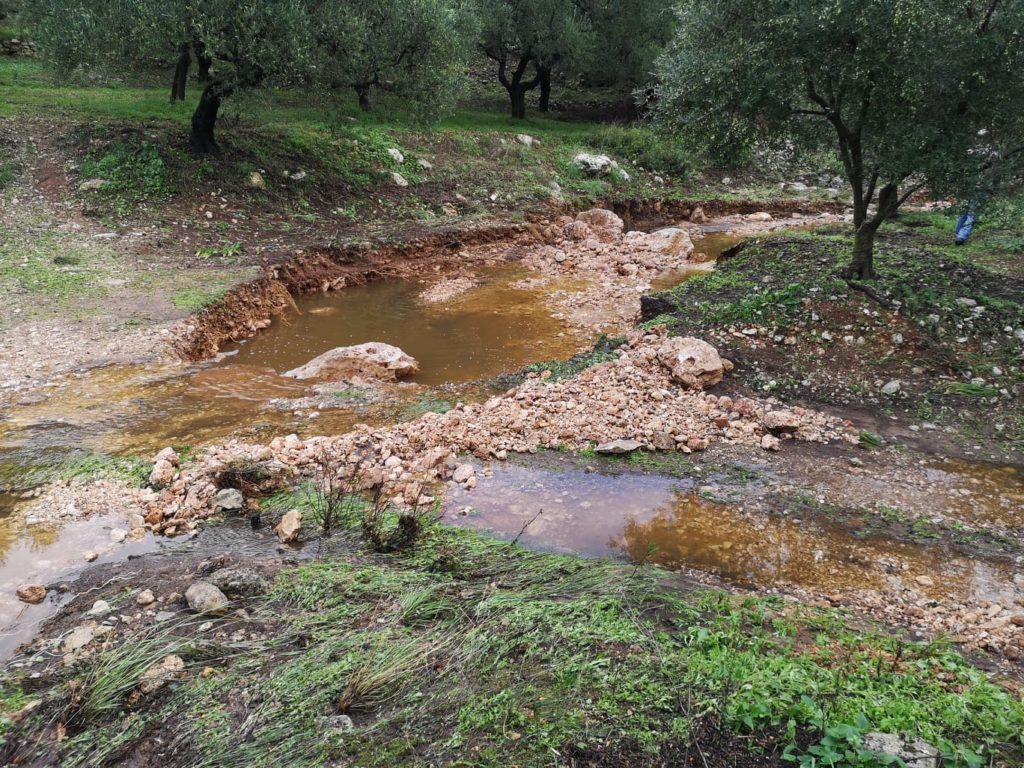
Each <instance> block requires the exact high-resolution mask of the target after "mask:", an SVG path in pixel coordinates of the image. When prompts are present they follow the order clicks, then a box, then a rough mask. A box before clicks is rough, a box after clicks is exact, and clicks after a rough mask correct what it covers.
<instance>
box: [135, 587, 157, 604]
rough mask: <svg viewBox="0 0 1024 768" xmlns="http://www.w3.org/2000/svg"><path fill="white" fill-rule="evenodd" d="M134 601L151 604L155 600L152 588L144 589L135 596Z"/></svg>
mask: <svg viewBox="0 0 1024 768" xmlns="http://www.w3.org/2000/svg"><path fill="white" fill-rule="evenodd" d="M135 602H136V603H138V604H139V605H152V604H153V603H155V602H156V596H155V595H154V594H153V590H151V589H144V590H142V591H141V592H139V594H138V595H136V596H135Z"/></svg>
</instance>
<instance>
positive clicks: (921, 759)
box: [861, 731, 939, 768]
mask: <svg viewBox="0 0 1024 768" xmlns="http://www.w3.org/2000/svg"><path fill="white" fill-rule="evenodd" d="M861 746H862V747H863V749H865V750H866V751H868V752H872V753H874V754H876V755H891V756H893V757H898V758H900V759H901V760H902V761H903V763H904V764H905V765H912V766H914V767H915V768H938V765H939V750H937V749H936V748H935V747H933V746H932V745H931V744H929V743H928V742H926V741H924V740H923V739H920V738H915V739H912V740H911V739H904V738H903V737H902V736H900V735H899V734H896V733H880V732H878V731H872V732H871V733H867V734H865V735H864V741H863V742H862V744H861Z"/></svg>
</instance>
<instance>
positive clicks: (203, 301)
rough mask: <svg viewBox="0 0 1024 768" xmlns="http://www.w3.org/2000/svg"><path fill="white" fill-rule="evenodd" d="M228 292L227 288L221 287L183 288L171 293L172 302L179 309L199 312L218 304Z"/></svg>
mask: <svg viewBox="0 0 1024 768" xmlns="http://www.w3.org/2000/svg"><path fill="white" fill-rule="evenodd" d="M225 293H227V289H226V288H223V287H220V288H182V289H181V290H179V291H175V292H174V293H172V294H171V295H170V302H171V304H173V305H174V306H175V307H177V308H178V309H184V310H186V311H188V312H198V311H199V310H202V309H206V308H207V307H209V306H211V305H213V304H216V303H217V302H218V301H220V300H221V299H222V298H224V294H225Z"/></svg>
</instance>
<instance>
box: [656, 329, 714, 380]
mask: <svg viewBox="0 0 1024 768" xmlns="http://www.w3.org/2000/svg"><path fill="white" fill-rule="evenodd" d="M658 360H659V361H660V362H661V364H662V365H664V366H665V367H666V368H668V369H669V371H670V372H671V374H672V378H673V379H674V380H675V381H677V382H678V383H680V384H683V385H685V386H687V387H692V388H693V389H703V388H704V387H712V386H714V385H715V384H717V383H718V382H720V381H721V380H722V377H723V376H724V375H725V372H726V371H731V370H732V363H730V362H729V361H728V360H725V359H723V358H722V357H720V356H719V354H718V350H717V349H715V348H714V347H712V346H711V345H710V344H708V343H707V342H706V341H701V340H700V339H694V338H691V337H689V336H687V337H682V338H680V337H675V338H671V339H666V340H665V341H664V342H662V344H661V346H660V347H659V348H658Z"/></svg>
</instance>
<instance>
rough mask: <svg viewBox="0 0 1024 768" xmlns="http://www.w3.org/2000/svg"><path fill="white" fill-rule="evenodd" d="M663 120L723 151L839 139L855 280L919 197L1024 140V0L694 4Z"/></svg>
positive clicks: (675, 51) (969, 179)
mask: <svg viewBox="0 0 1024 768" xmlns="http://www.w3.org/2000/svg"><path fill="white" fill-rule="evenodd" d="M678 15H679V18H678V22H677V27H676V28H677V32H676V34H675V37H674V38H673V41H672V42H671V44H670V46H669V48H668V49H667V50H666V52H665V54H664V55H663V56H662V57H661V59H660V60H659V65H658V86H657V94H658V102H657V106H656V108H655V109H656V114H657V116H658V117H659V118H660V119H661V120H662V121H663V122H664V123H666V124H668V125H670V126H673V127H675V128H676V129H677V130H678V132H679V133H680V135H681V137H683V138H684V139H686V140H695V141H696V142H698V143H700V144H701V145H703V146H704V147H707V148H709V149H711V150H712V151H713V152H715V153H716V154H724V153H730V152H735V151H736V150H737V149H743V148H749V147H750V146H752V145H753V144H754V142H755V141H757V140H759V139H767V140H783V141H787V142H792V143H793V144H794V145H795V146H800V147H815V146H820V145H822V144H825V143H827V144H831V145H832V146H834V147H835V148H836V150H837V151H838V154H839V158H840V159H841V161H842V165H843V168H844V169H845V175H846V179H847V181H848V183H849V186H850V189H851V191H852V193H853V228H854V247H853V258H852V261H851V263H850V266H849V269H848V271H847V276H848V277H849V278H860V279H867V278H871V277H873V276H874V269H873V253H874V241H875V234H876V233H877V231H878V229H879V227H880V226H881V225H882V223H884V222H885V221H886V220H887V219H889V218H890V217H892V216H893V215H894V214H895V213H896V211H897V210H898V209H899V207H900V206H901V205H902V204H903V203H904V202H906V200H907V199H908V198H909V197H910V196H911V195H912V194H914V193H915V192H917V191H919V190H922V189H925V188H928V189H929V190H930V191H931V192H933V193H947V192H957V191H959V192H961V193H963V192H964V190H965V188H967V187H971V186H973V185H975V184H976V183H977V180H978V179H979V174H981V173H983V172H984V169H985V166H987V165H990V161H980V160H979V156H980V155H984V156H988V157H997V158H999V157H1001V158H1008V157H1010V155H1012V154H1014V151H1015V150H1014V149H1013V147H1014V145H1015V144H1016V145H1018V146H1019V144H1020V128H1021V119H1020V112H1021V105H1022V104H1024V38H1022V34H1024V3H1022V2H1020V0H800V2H794V1H793V0H684V2H683V3H682V4H681V5H680V7H679V11H678ZM1018 156H1019V153H1018Z"/></svg>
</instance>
